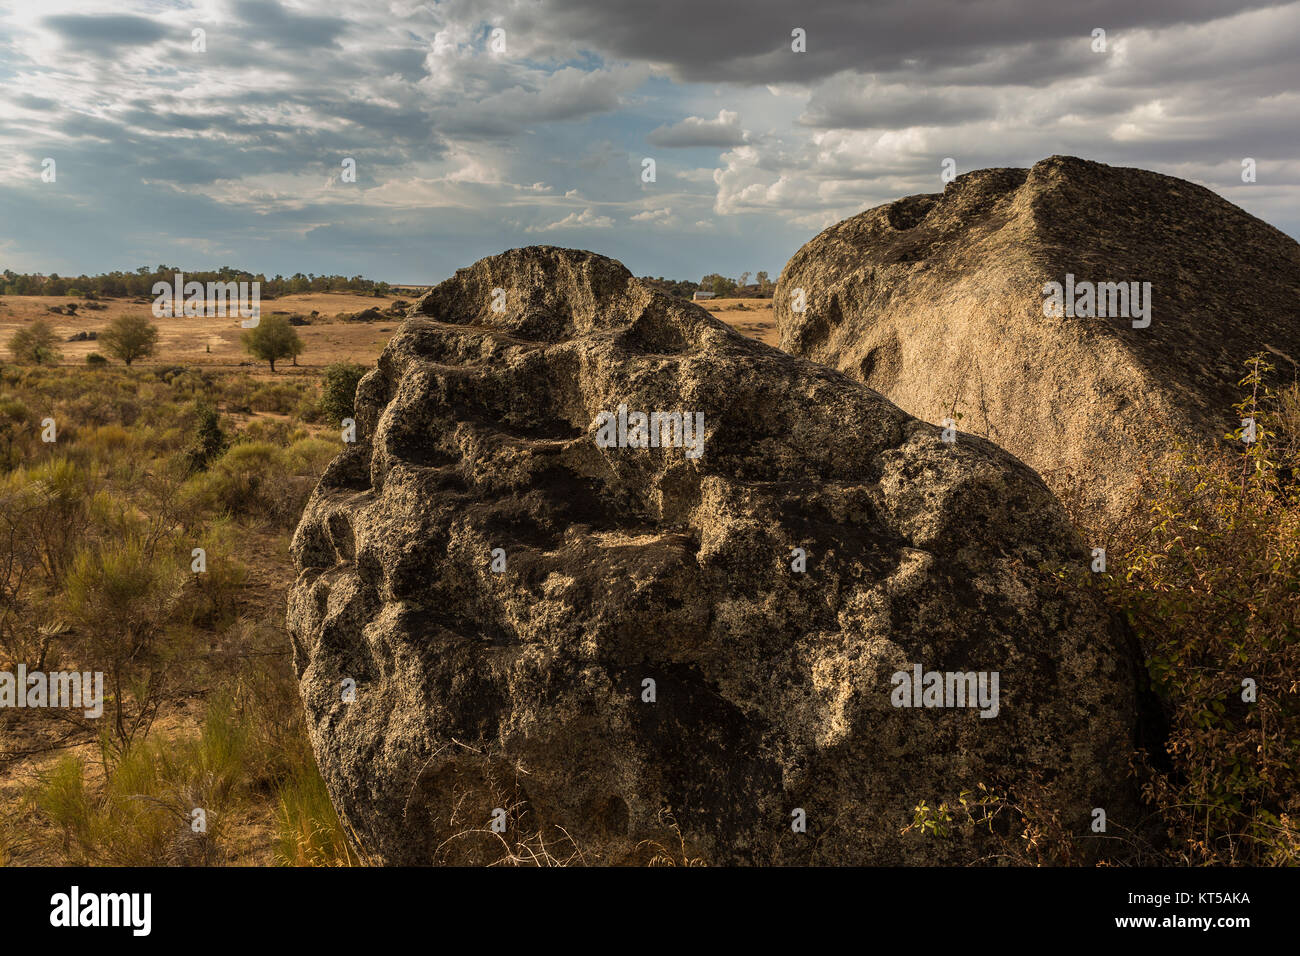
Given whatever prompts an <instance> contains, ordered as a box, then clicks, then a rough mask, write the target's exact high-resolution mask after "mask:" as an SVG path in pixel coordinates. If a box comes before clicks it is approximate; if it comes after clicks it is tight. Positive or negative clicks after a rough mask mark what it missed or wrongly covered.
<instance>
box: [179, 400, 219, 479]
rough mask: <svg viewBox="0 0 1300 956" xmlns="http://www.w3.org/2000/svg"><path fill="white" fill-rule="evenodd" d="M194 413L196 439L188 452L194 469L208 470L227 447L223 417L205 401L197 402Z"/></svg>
mask: <svg viewBox="0 0 1300 956" xmlns="http://www.w3.org/2000/svg"><path fill="white" fill-rule="evenodd" d="M194 415H195V418H196V419H197V421H196V422H195V424H194V439H193V441H191V442H190V447H189V450H188V451H187V452H186V457H187V460H188V461H189V466H190V469H191V470H192V471H206V470H207V468H208V465H210V464H211V463H212V461H213V460H214V459H216V458H217V457H218V456H220V455H221V454H222V453H223V452H224V451H225V450H226V447H227V444H228V443H227V441H226V436H225V433H224V432H222V430H221V419H220V418H219V416H218V415H217V410H216V409H215V408H213V407H212V406H211V405H210V404H208V403H207V402H204V401H199V402H196V403H195V405H194Z"/></svg>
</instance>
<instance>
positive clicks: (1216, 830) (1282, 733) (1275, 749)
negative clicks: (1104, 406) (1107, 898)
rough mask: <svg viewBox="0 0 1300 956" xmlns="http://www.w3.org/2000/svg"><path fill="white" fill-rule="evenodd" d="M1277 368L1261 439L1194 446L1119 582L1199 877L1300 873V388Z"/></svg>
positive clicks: (1254, 405) (1165, 801) (1264, 395)
mask: <svg viewBox="0 0 1300 956" xmlns="http://www.w3.org/2000/svg"><path fill="white" fill-rule="evenodd" d="M1272 372H1273V369H1272V367H1271V366H1269V365H1268V364H1267V363H1265V362H1263V361H1262V360H1256V361H1255V362H1254V363H1252V367H1251V371H1250V374H1249V375H1247V376H1246V378H1244V379H1243V380H1242V382H1241V385H1242V386H1243V387H1245V388H1247V389H1249V390H1250V395H1249V396H1248V397H1247V398H1246V399H1245V400H1244V401H1243V402H1242V403H1241V404H1240V405H1238V406H1237V408H1238V411H1239V412H1240V413H1241V417H1242V418H1248V419H1254V422H1255V439H1256V440H1255V441H1253V442H1244V441H1242V438H1243V437H1249V434H1248V433H1247V428H1245V427H1243V428H1238V429H1236V430H1235V431H1234V432H1232V433H1231V434H1230V435H1229V436H1227V437H1228V438H1230V439H1231V440H1232V441H1233V443H1234V444H1235V445H1236V449H1237V450H1235V451H1233V452H1231V453H1228V454H1217V453H1215V454H1206V453H1201V454H1197V453H1194V452H1192V451H1191V450H1187V449H1184V450H1183V451H1182V453H1181V461H1182V467H1181V468H1180V469H1179V471H1178V473H1177V474H1176V475H1175V476H1174V477H1173V478H1171V479H1169V480H1168V481H1167V482H1166V483H1165V485H1164V487H1163V488H1161V489H1160V490H1159V493H1158V494H1157V496H1156V498H1155V500H1154V501H1153V502H1152V506H1151V522H1150V527H1149V531H1148V532H1147V534H1146V535H1145V536H1142V537H1140V538H1138V539H1137V540H1135V541H1133V542H1132V544H1131V545H1130V546H1129V547H1128V548H1126V549H1125V551H1126V553H1125V554H1124V555H1123V556H1122V558H1121V562H1120V565H1119V567H1118V568H1116V569H1115V570H1116V574H1115V575H1113V576H1110V581H1109V582H1108V583H1109V584H1110V585H1111V587H1112V591H1113V594H1114V597H1115V600H1116V601H1117V602H1118V603H1119V605H1120V606H1121V607H1122V608H1123V609H1124V611H1125V613H1126V614H1127V616H1128V619H1129V621H1130V622H1131V623H1132V625H1133V626H1134V628H1135V629H1136V631H1137V633H1138V636H1139V638H1140V640H1141V641H1142V644H1143V647H1144V650H1145V651H1146V653H1147V655H1148V662H1147V666H1148V669H1149V671H1150V674H1151V678H1152V682H1153V687H1154V689H1155V691H1156V692H1157V693H1158V694H1159V695H1160V698H1161V700H1162V701H1163V703H1164V706H1165V708H1166V711H1167V714H1168V717H1169V721H1170V728H1171V729H1170V734H1169V741H1168V747H1167V750H1168V754H1167V756H1168V759H1169V760H1170V761H1172V771H1171V772H1167V773H1155V774H1153V776H1152V780H1151V783H1150V784H1149V785H1148V788H1147V790H1148V796H1149V797H1150V799H1151V800H1152V802H1153V803H1154V805H1155V806H1156V807H1157V809H1158V811H1159V813H1160V814H1161V817H1162V820H1163V822H1164V824H1165V826H1166V828H1167V831H1168V836H1169V840H1170V852H1171V853H1172V854H1173V855H1174V857H1175V858H1176V859H1177V860H1179V861H1181V862H1187V863H1192V864H1196V865H1209V864H1220V865H1222V864H1251V865H1258V864H1287V865H1295V864H1296V863H1300V685H1297V682H1296V675H1297V674H1300V494H1298V492H1300V486H1298V485H1297V483H1296V477H1297V475H1296V464H1297V449H1298V448H1300V427H1298V426H1300V415H1297V410H1298V409H1300V390H1297V388H1296V387H1295V386H1294V385H1293V386H1291V387H1290V388H1287V389H1283V390H1281V391H1274V390H1273V389H1271V388H1269V387H1268V386H1267V385H1266V379H1267V377H1268V376H1269V374H1270V373H1272Z"/></svg>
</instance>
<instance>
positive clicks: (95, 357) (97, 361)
mask: <svg viewBox="0 0 1300 956" xmlns="http://www.w3.org/2000/svg"><path fill="white" fill-rule="evenodd" d="M86 364H87V365H89V366H90V367H91V368H103V367H104V366H105V365H107V364H108V359H106V358H104V356H102V355H100V354H99V353H98V352H91V353H90V354H89V355H87V356H86Z"/></svg>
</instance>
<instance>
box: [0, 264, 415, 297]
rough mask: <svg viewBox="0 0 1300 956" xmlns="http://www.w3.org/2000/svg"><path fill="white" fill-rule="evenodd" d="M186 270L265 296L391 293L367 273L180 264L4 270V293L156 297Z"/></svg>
mask: <svg viewBox="0 0 1300 956" xmlns="http://www.w3.org/2000/svg"><path fill="white" fill-rule="evenodd" d="M178 272H181V273H184V275H185V279H186V281H187V282H188V281H194V282H202V283H204V284H205V285H206V284H207V283H209V282H240V281H243V282H259V283H261V296H262V298H264V299H273V298H275V297H277V296H282V295H293V294H295V293H302V292H352V293H359V294H362V295H376V296H381V295H388V294H389V292H390V291H391V288H392V287H391V286H390V285H389V284H388V283H387V282H375V281H374V280H373V279H367V278H365V277H363V276H352V277H351V278H348V277H347V276H324V275H321V276H318V275H316V274H315V273H307V274H306V275H304V274H303V273H301V272H298V273H295V274H294V275H291V276H288V277H287V278H286V277H285V276H282V275H277V276H275V277H274V278H271V279H268V278H267V277H266V276H265V275H264V274H262V273H252V272H247V271H245V270H243V269H234V268H232V267H230V266H222V267H221V268H220V269H217V270H216V271H215V272H214V271H207V272H202V271H200V272H190V271H187V270H185V269H182V268H181V267H180V266H168V265H160V266H158V267H157V268H156V269H151V268H149V267H148V266H141V267H140V268H138V269H136V270H135V271H134V272H105V273H102V274H100V275H94V276H87V275H80V276H77V277H75V278H73V277H71V276H61V275H59V274H58V273H51V274H50V275H48V276H43V275H32V274H24V273H18V272H14V271H13V270H12V269H5V270H4V272H3V273H0V275H3V281H0V295H58V296H91V297H93V296H104V297H105V298H135V297H139V296H144V297H146V298H148V297H152V295H153V285H154V283H155V282H168V283H170V282H172V281H173V280H174V279H175V277H176V273H178Z"/></svg>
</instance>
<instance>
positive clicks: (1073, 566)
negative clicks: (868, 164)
mask: <svg viewBox="0 0 1300 956" xmlns="http://www.w3.org/2000/svg"><path fill="white" fill-rule="evenodd" d="M624 408H625V409H626V412H627V420H626V422H624V420H623V416H622V415H621V410H623V409H624ZM637 412H646V413H661V415H662V414H664V413H673V412H681V413H683V427H682V428H681V429H680V430H678V429H674V428H673V426H672V425H667V426H665V424H664V421H663V419H662V418H659V419H657V420H656V421H657V422H658V424H659V425H660V428H661V430H660V431H659V434H658V435H657V436H656V437H657V438H659V439H660V440H658V441H656V442H647V445H649V446H650V447H639V442H640V441H641V439H642V438H644V437H645V436H644V432H643V431H642V429H641V428H640V427H639V426H640V425H641V424H642V423H641V422H640V420H639V419H638V417H637V414H636V413H637ZM699 416H702V417H699ZM697 423H702V424H698V427H697ZM356 425H357V441H356V443H355V444H354V445H351V446H348V447H347V450H346V451H345V452H344V453H343V454H341V455H340V456H339V457H338V458H337V459H336V460H335V461H334V462H333V464H332V465H331V466H330V467H329V469H328V470H327V472H326V473H325V475H324V477H323V478H322V479H321V482H320V484H319V486H318V487H317V489H316V491H315V493H314V495H313V496H312V498H311V501H310V503H309V504H308V506H307V508H306V511H305V513H304V514H303V517H302V522H301V524H300V525H299V527H298V530H297V533H296V534H295V536H294V541H293V558H294V561H295V566H296V568H297V574H298V577H297V582H296V584H295V586H294V588H293V590H292V593H291V596H290V602H289V616H288V623H289V630H290V633H291V635H292V639H293V644H294V652H295V661H296V667H297V672H298V674H299V678H300V682H301V691H302V698H303V702H304V704H305V707H306V714H307V721H308V726H309V728H310V733H311V738H312V743H313V745H314V748H315V752H316V756H317V759H318V762H319V765H320V769H321V773H322V774H323V775H324V779H325V781H326V783H327V784H328V787H329V791H330V793H331V795H332V797H333V799H334V801H335V805H336V806H337V808H338V810H339V812H340V814H341V816H342V818H343V819H344V821H345V822H346V823H347V825H348V827H349V828H350V830H351V831H352V832H353V833H354V834H355V837H356V840H357V842H358V844H359V846H360V847H361V849H362V850H363V852H364V853H365V854H366V855H367V857H368V858H370V859H372V860H374V861H377V862H382V863H393V864H398V863H400V864H418V863H427V862H442V861H454V862H490V861H492V860H494V859H498V858H501V857H503V856H505V855H507V854H508V853H511V854H516V855H519V854H524V855H528V854H532V853H538V854H539V855H540V856H542V857H543V858H548V854H549V856H550V857H559V858H562V859H563V858H568V857H569V856H573V855H574V854H576V853H581V859H583V860H585V861H586V862H588V863H592V862H627V861H643V860H644V858H645V855H646V854H647V853H650V852H656V853H657V852H659V850H660V848H666V849H667V850H668V851H669V855H672V856H683V857H684V858H686V859H695V858H700V859H704V860H707V861H708V862H711V863H715V864H731V863H752V864H760V863H880V864H887V863H928V862H942V861H945V860H969V859H975V858H977V857H978V856H979V855H980V854H981V853H983V852H984V850H985V849H986V847H985V846H983V844H982V843H981V842H980V840H979V838H974V839H971V840H965V839H952V840H946V841H943V840H941V841H934V840H929V839H926V838H924V837H922V836H920V835H918V834H916V833H915V832H913V833H909V834H906V835H902V834H900V830H901V829H902V828H904V827H905V826H906V825H907V824H908V823H910V822H911V821H912V813H913V809H914V807H915V806H916V805H917V804H918V803H919V802H921V801H927V802H929V803H930V804H931V805H934V804H935V803H937V802H938V801H941V800H944V799H951V798H952V797H954V796H955V795H956V794H957V793H958V792H960V791H961V790H963V789H966V788H971V787H974V786H975V785H976V784H978V783H980V782H986V783H990V784H997V785H1005V786H1010V787H1017V786H1021V785H1024V786H1029V785H1031V784H1039V783H1041V784H1042V785H1043V786H1045V787H1046V788H1047V789H1049V790H1050V791H1051V792H1052V793H1053V794H1055V797H1054V798H1053V799H1055V800H1056V801H1057V802H1056V803H1055V804H1053V805H1052V807H1051V808H1050V809H1051V810H1052V811H1053V812H1057V813H1059V814H1060V815H1061V817H1062V819H1063V820H1065V821H1067V824H1068V826H1070V827H1071V828H1073V829H1075V830H1076V831H1077V832H1078V834H1079V835H1080V838H1081V839H1084V838H1086V837H1088V836H1090V831H1089V829H1088V825H1089V823H1090V822H1091V820H1092V817H1091V812H1092V810H1093V808H1095V807H1102V808H1105V809H1107V811H1108V813H1109V814H1110V820H1111V821H1112V826H1117V825H1121V823H1122V821H1125V820H1127V821H1128V822H1130V823H1131V822H1132V819H1133V817H1132V807H1133V804H1134V798H1133V791H1132V787H1131V786H1130V785H1129V783H1128V782H1127V774H1126V770H1127V766H1128V757H1129V754H1130V752H1131V751H1132V749H1133V745H1134V735H1135V732H1136V730H1137V724H1138V719H1137V716H1136V704H1135V700H1136V690H1135V688H1136V686H1137V681H1138V677H1137V670H1138V668H1137V663H1136V657H1135V651H1134V649H1133V647H1132V646H1131V644H1130V642H1129V641H1128V639H1127V638H1126V636H1125V635H1124V634H1123V633H1122V632H1121V630H1120V629H1119V627H1118V626H1117V625H1116V623H1115V622H1114V621H1113V620H1112V619H1111V618H1110V617H1109V616H1108V614H1107V612H1106V611H1105V610H1104V609H1103V608H1102V607H1101V606H1100V605H1099V604H1098V603H1096V602H1095V601H1094V599H1093V598H1092V597H1091V596H1090V595H1089V593H1087V592H1085V591H1081V590H1080V589H1078V588H1077V587H1075V586H1074V585H1073V584H1071V583H1070V581H1071V580H1072V579H1073V578H1072V575H1073V574H1074V573H1075V572H1077V571H1079V570H1080V569H1084V568H1086V566H1087V564H1086V562H1087V560H1088V555H1087V554H1086V552H1085V551H1084V550H1083V549H1082V547H1081V545H1080V544H1079V543H1078V542H1077V541H1076V539H1075V537H1074V536H1073V534H1072V532H1071V529H1070V527H1069V526H1068V524H1067V522H1066V519H1065V517H1064V515H1063V512H1062V508H1061V506H1060V505H1059V503H1058V502H1057V501H1056V500H1055V499H1054V498H1053V496H1052V495H1051V493H1050V492H1049V491H1048V490H1047V489H1046V487H1045V486H1044V485H1043V483H1042V481H1041V480H1040V479H1039V478H1038V477H1037V476H1036V475H1035V474H1034V473H1033V472H1032V471H1031V470H1030V469H1029V468H1027V467H1026V466H1025V465H1023V464H1022V463H1020V462H1019V461H1017V460H1016V459H1014V458H1013V457H1011V456H1010V455H1009V454H1007V453H1005V452H1003V451H1002V450H1000V449H999V448H997V447H995V446H994V445H992V444H990V443H989V442H987V441H985V440H983V439H980V438H977V437H972V436H969V435H965V434H959V435H955V436H952V435H950V436H949V437H955V441H946V440H945V438H944V435H943V434H941V432H940V429H938V428H936V427H934V426H931V425H928V424H926V423H924V422H921V421H918V420H917V419H915V418H912V417H911V416H909V415H907V414H906V413H904V412H902V411H900V410H899V409H898V408H897V407H895V406H894V405H892V404H891V403H890V402H888V401H886V400H884V399H883V398H881V397H880V395H878V394H877V393H876V392H874V391H872V390H871V389H869V388H866V387H865V386H863V385H861V384H859V383H857V382H855V381H853V380H852V379H850V378H848V377H847V376H845V375H842V374H841V373H839V372H836V371H834V370H832V369H828V368H825V367H822V366H819V365H816V364H813V363H811V362H808V361H806V360H803V359H799V358H794V357H792V356H790V355H787V354H785V353H782V352H780V351H777V350H776V349H773V348H770V347H768V346H765V345H762V344H760V343H757V342H754V341H751V340H749V339H746V338H744V337H742V336H741V335H740V334H738V333H736V332H734V331H732V330H731V329H729V328H728V327H727V326H725V325H723V324H722V323H720V322H718V321H716V320H715V319H713V318H712V317H711V316H710V315H709V314H708V313H707V312H705V311H703V310H702V309H700V308H698V307H696V306H694V305H691V304H690V303H688V302H684V301H682V300H678V299H674V298H669V297H667V296H664V295H662V294H660V293H658V292H655V291H653V290H651V289H649V288H648V287H646V286H644V285H642V284H641V283H640V282H638V281H637V280H635V279H633V278H632V276H631V274H630V273H629V272H628V271H627V270H626V269H624V268H623V266H622V265H620V264H619V263H617V262H614V261H612V260H610V259H606V258H603V257H601V256H598V255H594V254H592V253H589V252H578V251H572V250H565V249H556V248H550V247H540V248H528V249H517V250H513V251H511V252H507V253H505V254H502V255H499V256H493V257H491V258H488V259H484V260H482V261H480V262H478V263H476V264H475V265H473V266H472V267H470V268H468V269H463V270H461V271H460V272H458V273H457V274H456V276H455V277H454V278H452V279H449V280H447V281H446V282H444V283H442V284H441V285H439V286H437V287H436V288H434V289H433V290H432V291H430V292H429V293H428V294H427V295H426V296H425V297H424V298H423V299H422V300H421V301H420V302H419V303H418V304H417V305H416V306H414V307H413V308H412V311H411V314H410V315H409V317H408V318H407V320H406V322H405V323H404V325H403V326H402V328H401V330H400V332H399V333H398V334H397V335H396V336H395V337H394V338H393V340H392V341H391V342H390V343H389V345H388V347H387V348H386V349H385V350H384V353H383V355H382V356H381V357H380V359H379V363H378V367H377V368H376V369H375V370H374V371H372V372H371V373H369V374H368V375H367V376H366V377H365V378H364V379H363V380H362V382H361V384H360V386H359V388H358V391H357V413H356ZM620 439H622V440H620ZM653 445H658V447H653ZM796 549H801V550H796ZM918 669H919V674H917V673H916V671H917V670H918ZM928 672H953V673H960V674H965V673H968V672H969V673H970V675H971V677H972V682H971V683H966V682H965V681H964V679H962V680H956V681H953V682H951V686H949V685H948V684H947V683H945V686H944V687H943V688H941V689H940V690H938V691H934V689H933V687H934V684H933V679H928V684H927V677H926V676H925V675H926V674H927V673H928ZM900 674H901V675H903V677H900V678H898V679H896V678H895V675H900ZM914 674H915V676H916V678H917V680H918V682H919V683H920V685H921V686H922V687H926V686H928V687H929V688H930V691H931V692H930V693H917V694H916V695H915V697H913V690H914V687H913V681H912V679H913V676H914ZM995 675H996V676H995ZM995 679H996V681H997V684H996V691H997V693H996V695H995V694H994V693H993V691H994V689H995V685H994V683H993V681H994V680H995ZM967 689H969V691H970V695H971V696H970V699H969V700H966V701H964V703H965V704H966V705H967V706H960V704H962V703H963V701H960V700H959V699H958V697H957V691H959V690H960V691H965V690H967ZM977 691H983V692H984V694H985V696H984V697H983V698H982V700H981V699H977V697H978V695H977ZM945 693H946V694H947V697H945V696H944V695H945ZM904 698H907V699H904ZM936 701H942V702H943V703H945V704H953V705H958V706H927V705H933V704H934V703H935V702H936ZM908 704H912V705H913V706H906V705H908ZM972 705H973V706H972ZM498 810H499V811H501V812H494V811H498ZM494 821H496V822H498V823H499V824H501V825H504V826H505V832H504V833H497V832H493V822H494ZM801 821H805V822H806V830H805V831H803V832H800V830H801V828H800V826H799V824H800V822H801ZM674 825H675V828H676V829H675V830H674V829H673V827H674ZM642 841H651V842H649V843H643V842H642ZM542 843H545V845H546V847H547V848H548V849H547V851H546V853H544V854H543V853H540V851H539V850H538V847H539V846H540V845H541V844H542ZM521 847H524V848H526V849H520V848H521Z"/></svg>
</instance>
